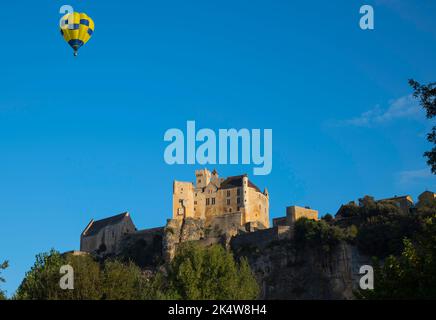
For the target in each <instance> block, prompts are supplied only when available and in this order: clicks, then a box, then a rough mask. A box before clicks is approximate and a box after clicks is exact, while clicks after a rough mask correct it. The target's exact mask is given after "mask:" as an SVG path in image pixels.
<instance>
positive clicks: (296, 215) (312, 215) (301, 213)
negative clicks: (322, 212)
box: [286, 206, 318, 225]
mask: <svg viewBox="0 0 436 320" xmlns="http://www.w3.org/2000/svg"><path fill="white" fill-rule="evenodd" d="M286 217H287V219H288V224H289V225H292V224H294V223H295V221H297V220H298V219H300V218H303V217H304V218H307V219H313V220H318V211H317V210H313V209H309V208H303V207H298V206H291V207H287V208H286Z"/></svg>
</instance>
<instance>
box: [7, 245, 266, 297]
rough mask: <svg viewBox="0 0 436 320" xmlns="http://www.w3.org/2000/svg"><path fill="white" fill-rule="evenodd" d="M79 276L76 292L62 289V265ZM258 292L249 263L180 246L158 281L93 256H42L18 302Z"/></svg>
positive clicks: (218, 248) (220, 251) (157, 276)
mask: <svg viewBox="0 0 436 320" xmlns="http://www.w3.org/2000/svg"><path fill="white" fill-rule="evenodd" d="M67 264H68V265H70V266H72V267H73V270H74V290H68V289H67V290H62V289H61V288H60V286H59V280H60V277H61V275H60V273H59V270H60V268H61V266H62V265H67ZM258 293H259V286H258V284H257V282H256V279H255V278H254V276H253V274H252V272H251V270H250V267H249V266H248V263H247V261H246V260H241V262H240V263H237V262H236V261H235V260H234V258H233V255H232V254H231V253H230V252H228V251H226V250H225V249H224V248H223V247H221V246H218V245H215V246H212V247H208V248H202V247H199V246H196V245H193V244H186V245H183V246H181V248H180V250H179V252H178V254H177V255H176V257H175V258H174V259H173V261H172V262H171V263H170V264H169V265H168V266H167V268H166V269H162V270H161V271H159V272H158V273H157V274H155V275H149V274H146V273H144V272H143V271H141V269H140V268H139V267H138V266H136V265H135V264H134V263H132V262H121V261H118V260H106V261H104V262H102V263H99V262H97V261H96V260H94V258H92V257H91V256H90V255H79V256H77V255H72V254H66V255H61V254H60V253H59V252H57V251H54V250H52V251H50V252H47V253H42V254H39V255H37V257H36V261H35V264H34V265H33V267H32V268H31V269H30V271H29V272H27V273H26V276H25V278H24V280H23V282H22V283H21V285H20V287H19V288H18V290H17V292H16V294H15V296H14V298H15V299H38V300H70V299H71V300H76V299H79V300H81V299H86V300H124V299H125V300H141V299H255V298H256V297H257V296H258Z"/></svg>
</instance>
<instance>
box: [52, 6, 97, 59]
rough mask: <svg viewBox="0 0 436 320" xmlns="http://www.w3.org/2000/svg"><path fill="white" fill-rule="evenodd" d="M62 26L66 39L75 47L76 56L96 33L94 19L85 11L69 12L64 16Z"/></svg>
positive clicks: (62, 32)
mask: <svg viewBox="0 0 436 320" xmlns="http://www.w3.org/2000/svg"><path fill="white" fill-rule="evenodd" d="M60 27H61V35H62V36H63V37H64V40H65V41H66V42H68V44H69V45H70V46H71V48H73V49H74V56H77V50H79V48H80V47H81V46H83V45H84V44H85V43H87V42H88V40H89V39H90V38H91V36H92V34H93V33H94V21H92V19H91V18H90V17H88V16H87V15H86V14H85V13H79V12H73V13H67V14H66V15H64V16H63V17H62V19H61V26H60Z"/></svg>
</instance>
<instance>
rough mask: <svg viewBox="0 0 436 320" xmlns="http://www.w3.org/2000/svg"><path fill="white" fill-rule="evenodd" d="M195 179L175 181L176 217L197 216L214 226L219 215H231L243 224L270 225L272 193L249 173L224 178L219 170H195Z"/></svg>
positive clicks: (260, 227)
mask: <svg viewBox="0 0 436 320" xmlns="http://www.w3.org/2000/svg"><path fill="white" fill-rule="evenodd" d="M195 178H196V181H195V185H194V184H193V183H192V182H180V181H174V185H173V219H186V218H196V219H203V220H205V224H206V226H207V225H210V224H212V223H213V220H214V219H215V218H217V217H224V216H231V217H229V218H230V219H233V218H234V219H235V220H236V221H238V224H239V226H242V225H245V224H246V223H252V224H254V225H255V226H256V228H259V229H265V228H268V227H269V195H268V191H267V189H265V190H264V191H263V192H261V191H260V189H259V188H258V187H257V186H256V185H255V184H254V183H252V182H251V181H250V180H249V179H248V176H247V175H246V174H245V175H240V176H234V177H228V178H226V179H224V178H220V177H219V176H218V173H217V171H216V170H213V172H212V173H211V172H210V171H209V170H207V169H203V170H196V171H195Z"/></svg>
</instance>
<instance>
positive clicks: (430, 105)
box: [409, 79, 436, 174]
mask: <svg viewBox="0 0 436 320" xmlns="http://www.w3.org/2000/svg"><path fill="white" fill-rule="evenodd" d="M409 85H410V86H411V87H412V88H413V90H414V93H413V96H414V97H415V98H418V99H419V101H420V105H421V106H422V107H423V108H424V109H425V110H426V113H427V118H428V119H432V118H434V117H435V116H436V82H434V83H429V84H427V85H421V84H420V83H419V82H417V81H415V80H413V79H410V80H409ZM427 140H428V141H429V142H431V143H432V144H433V148H432V150H430V151H427V152H425V153H424V156H425V157H426V158H427V164H428V165H429V166H430V167H431V171H432V173H433V174H436V126H433V128H432V131H431V132H430V133H429V134H428V135H427Z"/></svg>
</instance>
